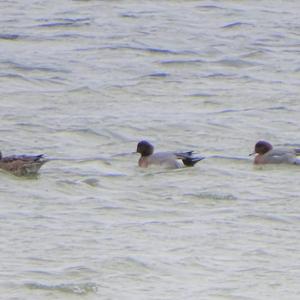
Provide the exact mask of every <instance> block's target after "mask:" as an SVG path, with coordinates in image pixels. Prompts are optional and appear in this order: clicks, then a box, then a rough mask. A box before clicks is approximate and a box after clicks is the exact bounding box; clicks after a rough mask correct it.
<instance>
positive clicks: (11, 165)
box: [0, 152, 48, 176]
mask: <svg viewBox="0 0 300 300" xmlns="http://www.w3.org/2000/svg"><path fill="white" fill-rule="evenodd" d="M47 161H48V159H46V158H45V157H44V154H40V155H11V156H6V157H2V153H1V152H0V169H2V170H5V171H7V172H10V173H12V174H14V175H16V176H30V175H36V174H37V173H38V171H39V169H40V168H41V166H42V165H43V164H44V163H46V162H47Z"/></svg>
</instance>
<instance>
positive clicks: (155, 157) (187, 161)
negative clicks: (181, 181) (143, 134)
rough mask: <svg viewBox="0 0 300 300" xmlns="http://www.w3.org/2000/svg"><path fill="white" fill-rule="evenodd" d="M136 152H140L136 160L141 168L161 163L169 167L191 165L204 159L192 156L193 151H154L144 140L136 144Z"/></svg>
mask: <svg viewBox="0 0 300 300" xmlns="http://www.w3.org/2000/svg"><path fill="white" fill-rule="evenodd" d="M136 153H139V154H141V157H140V159H139V162H138V165H139V167H141V168H147V167H149V166H151V165H159V166H162V165H163V166H165V167H167V168H170V169H177V168H182V167H193V166H194V165H195V164H196V163H197V162H199V161H200V160H202V159H204V157H201V156H194V155H193V151H187V152H156V153H154V146H153V145H152V144H151V143H149V142H148V141H146V140H142V141H140V142H139V143H138V144H137V149H136Z"/></svg>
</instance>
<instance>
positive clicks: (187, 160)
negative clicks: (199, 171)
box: [182, 156, 204, 167]
mask: <svg viewBox="0 0 300 300" xmlns="http://www.w3.org/2000/svg"><path fill="white" fill-rule="evenodd" d="M202 159H204V157H200V156H194V157H193V156H191V157H187V158H184V159H183V160H182V162H183V163H184V165H185V166H187V167H193V166H194V165H195V164H196V163H197V162H198V161H200V160H202Z"/></svg>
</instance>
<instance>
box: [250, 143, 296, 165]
mask: <svg viewBox="0 0 300 300" xmlns="http://www.w3.org/2000/svg"><path fill="white" fill-rule="evenodd" d="M254 154H255V158H254V164H256V165H262V164H284V163H285V164H296V165H299V164H300V159H299V158H297V155H300V149H293V148H284V147H283V148H281V147H279V148H274V147H273V146H272V145H271V144H270V143H269V142H266V141H258V142H257V143H256V144H255V147H254V152H253V153H251V154H250V155H254Z"/></svg>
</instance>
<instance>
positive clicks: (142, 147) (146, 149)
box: [136, 141, 154, 156]
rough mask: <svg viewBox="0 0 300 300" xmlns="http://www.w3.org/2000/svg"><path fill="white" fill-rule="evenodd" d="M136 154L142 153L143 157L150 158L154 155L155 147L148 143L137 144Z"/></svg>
mask: <svg viewBox="0 0 300 300" xmlns="http://www.w3.org/2000/svg"><path fill="white" fill-rule="evenodd" d="M136 152H137V153H140V154H141V155H142V156H149V155H151V154H153V152H154V147H153V146H152V145H151V144H150V143H149V142H147V141H140V142H139V143H138V144H137V148H136Z"/></svg>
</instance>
